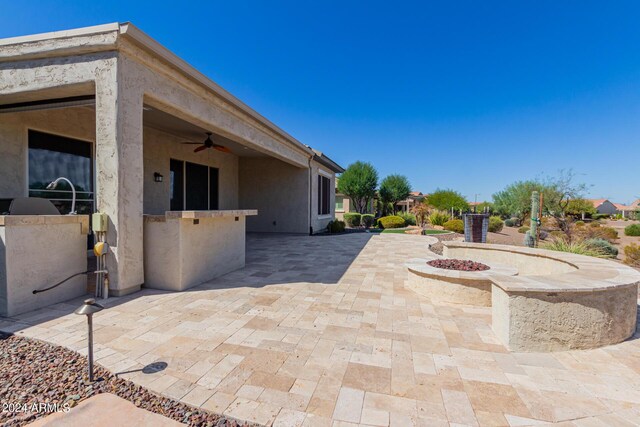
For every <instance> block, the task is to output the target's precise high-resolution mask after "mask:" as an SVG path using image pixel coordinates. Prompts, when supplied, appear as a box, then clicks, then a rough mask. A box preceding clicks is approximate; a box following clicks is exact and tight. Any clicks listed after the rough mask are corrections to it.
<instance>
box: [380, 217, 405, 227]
mask: <svg viewBox="0 0 640 427" xmlns="http://www.w3.org/2000/svg"><path fill="white" fill-rule="evenodd" d="M404 226H405V222H404V219H403V218H402V217H400V216H396V215H389V216H383V217H382V218H380V219H379V220H378V227H380V228H402V227H404Z"/></svg>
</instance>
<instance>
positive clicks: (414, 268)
mask: <svg viewBox="0 0 640 427" xmlns="http://www.w3.org/2000/svg"><path fill="white" fill-rule="evenodd" d="M406 266H407V269H408V270H409V280H408V281H407V287H408V288H409V289H411V290H413V291H414V292H416V293H418V294H420V295H424V296H426V297H429V298H430V299H431V301H432V302H434V303H436V304H437V303H453V304H466V305H479V306H483V307H491V286H492V282H491V277H493V276H496V275H500V276H516V275H517V274H518V270H517V269H516V268H515V267H512V266H507V265H502V264H493V263H491V264H490V265H488V264H483V263H479V262H476V261H473V260H462V259H446V258H445V259H442V258H438V259H432V260H427V259H422V258H415V259H412V260H409V262H407V263H406Z"/></svg>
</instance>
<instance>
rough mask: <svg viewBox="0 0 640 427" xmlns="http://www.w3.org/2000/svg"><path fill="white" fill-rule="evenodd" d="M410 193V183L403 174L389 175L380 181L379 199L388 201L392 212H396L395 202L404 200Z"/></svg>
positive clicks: (384, 201)
mask: <svg viewBox="0 0 640 427" xmlns="http://www.w3.org/2000/svg"><path fill="white" fill-rule="evenodd" d="M409 194H411V184H409V179H407V177H406V176H404V175H389V176H387V177H385V178H384V179H383V180H382V182H381V183H380V199H382V202H383V203H390V204H391V205H392V206H393V208H392V209H393V213H394V214H395V213H396V203H398V202H399V201H402V200H405V199H406V198H407V197H409Z"/></svg>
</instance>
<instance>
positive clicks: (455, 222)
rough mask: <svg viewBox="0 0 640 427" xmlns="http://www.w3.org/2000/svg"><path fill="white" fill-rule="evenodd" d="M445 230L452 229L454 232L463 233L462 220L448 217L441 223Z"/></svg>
mask: <svg viewBox="0 0 640 427" xmlns="http://www.w3.org/2000/svg"><path fill="white" fill-rule="evenodd" d="M443 227H444V229H445V230H449V231H453V232H454V233H460V234H462V233H464V222H462V220H461V219H450V220H449V221H447V222H445V223H444V225H443Z"/></svg>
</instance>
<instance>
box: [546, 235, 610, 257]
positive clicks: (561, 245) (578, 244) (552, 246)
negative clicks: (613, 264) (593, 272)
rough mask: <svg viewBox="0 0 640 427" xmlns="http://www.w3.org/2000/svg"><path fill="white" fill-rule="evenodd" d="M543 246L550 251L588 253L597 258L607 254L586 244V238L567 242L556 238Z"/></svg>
mask: <svg viewBox="0 0 640 427" xmlns="http://www.w3.org/2000/svg"><path fill="white" fill-rule="evenodd" d="M607 243H608V242H607ZM543 248H545V249H549V250H552V251H559V252H570V253H572V254H579V255H589V256H594V257H598V258H606V257H608V256H609V255H607V253H606V252H605V251H604V250H602V249H601V248H599V247H596V246H590V245H588V244H587V241H586V240H579V241H571V242H569V241H568V240H566V239H557V240H552V241H551V242H549V243H546V244H545V245H544V246H543Z"/></svg>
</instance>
